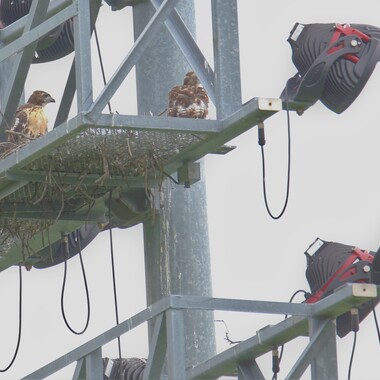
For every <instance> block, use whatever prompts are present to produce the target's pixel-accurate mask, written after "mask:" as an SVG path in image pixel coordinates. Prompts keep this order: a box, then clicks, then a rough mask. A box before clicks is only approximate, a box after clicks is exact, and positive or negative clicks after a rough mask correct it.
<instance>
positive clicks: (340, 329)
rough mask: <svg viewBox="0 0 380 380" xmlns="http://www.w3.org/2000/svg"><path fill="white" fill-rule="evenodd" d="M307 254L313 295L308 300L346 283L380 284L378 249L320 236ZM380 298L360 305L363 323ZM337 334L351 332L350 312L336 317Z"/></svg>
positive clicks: (307, 276)
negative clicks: (364, 248)
mask: <svg viewBox="0 0 380 380" xmlns="http://www.w3.org/2000/svg"><path fill="white" fill-rule="evenodd" d="M305 255H306V257H307V269H306V278H307V281H308V282H309V286H310V290H311V294H309V295H308V296H307V298H306V303H314V302H317V301H319V300H320V299H322V298H325V297H327V296H329V295H330V294H332V293H333V292H334V290H335V289H337V288H339V287H340V286H342V285H344V284H346V283H353V282H359V283H372V284H376V285H379V284H380V249H379V250H378V251H377V252H370V251H365V250H361V249H359V248H356V247H353V246H349V245H345V244H340V243H335V242H326V241H323V240H321V239H319V238H318V239H316V240H315V241H314V242H313V243H312V244H311V245H310V247H309V248H308V249H307V251H306V252H305ZM379 301H380V297H377V298H375V299H374V300H373V301H369V302H366V303H364V304H362V305H360V306H359V307H358V312H359V322H361V321H362V320H363V319H364V318H365V317H366V316H367V315H368V314H369V313H370V312H371V310H372V308H373V307H375V305H376V304H377V303H378V302H379ZM336 322H337V323H336V326H337V335H338V336H339V337H341V338H342V337H344V336H345V335H347V334H348V333H349V332H350V331H351V315H350V312H347V313H344V314H342V315H340V316H339V317H338V318H337V320H336Z"/></svg>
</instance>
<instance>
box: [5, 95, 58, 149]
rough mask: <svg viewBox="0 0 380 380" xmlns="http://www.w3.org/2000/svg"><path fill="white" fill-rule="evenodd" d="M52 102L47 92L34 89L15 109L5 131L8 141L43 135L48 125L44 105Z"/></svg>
mask: <svg viewBox="0 0 380 380" xmlns="http://www.w3.org/2000/svg"><path fill="white" fill-rule="evenodd" d="M54 102H55V100H54V99H53V98H52V97H51V96H50V95H49V94H48V93H47V92H45V91H40V90H37V91H34V92H33V94H32V95H31V96H30V98H29V99H28V102H27V103H25V104H24V105H22V106H20V107H19V108H18V109H17V111H16V113H15V116H14V118H13V121H12V123H11V125H10V129H9V130H8V131H7V133H8V141H10V142H13V143H16V144H20V143H23V142H28V141H29V140H33V139H35V138H37V137H40V136H41V135H44V134H45V133H46V132H47V125H48V120H47V117H46V115H45V112H44V106H46V104H48V103H54Z"/></svg>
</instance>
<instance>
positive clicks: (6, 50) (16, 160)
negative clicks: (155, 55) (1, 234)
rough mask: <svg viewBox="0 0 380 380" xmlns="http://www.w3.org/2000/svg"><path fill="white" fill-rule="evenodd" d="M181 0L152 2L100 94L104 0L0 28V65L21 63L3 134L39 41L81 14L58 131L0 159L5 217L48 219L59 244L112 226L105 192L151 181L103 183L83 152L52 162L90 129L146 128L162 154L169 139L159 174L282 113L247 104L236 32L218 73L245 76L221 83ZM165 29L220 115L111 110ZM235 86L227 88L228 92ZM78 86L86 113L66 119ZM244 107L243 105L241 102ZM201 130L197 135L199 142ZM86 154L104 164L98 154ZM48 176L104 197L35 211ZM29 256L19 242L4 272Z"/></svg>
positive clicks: (266, 102)
mask: <svg viewBox="0 0 380 380" xmlns="http://www.w3.org/2000/svg"><path fill="white" fill-rule="evenodd" d="M177 2H178V0H170V1H168V0H166V1H162V2H161V1H159V0H152V4H153V5H154V6H155V7H156V8H157V11H156V13H155V14H154V16H153V17H152V19H151V20H150V22H149V24H148V25H147V27H146V28H145V29H144V31H143V33H141V35H140V36H139V38H138V39H137V40H136V42H135V44H134V45H133V47H132V48H131V49H130V51H129V52H128V54H127V56H126V57H125V58H124V60H123V61H122V62H121V64H120V66H119V67H118V69H117V70H116V71H115V73H114V74H113V76H112V77H111V79H110V80H109V82H108V83H107V84H106V85H105V86H104V88H103V90H102V91H101V92H100V94H99V96H98V97H97V98H96V99H93V88H92V82H93V78H92V74H91V46H90V38H91V23H92V22H93V18H96V15H97V13H98V10H99V7H100V3H101V1H100V0H90V1H78V0H55V1H51V2H49V1H48V0H43V1H38V2H33V6H32V8H31V10H30V13H29V14H28V15H27V16H25V17H23V18H22V19H20V20H18V21H17V22H15V23H13V24H12V25H10V26H8V27H7V28H5V29H3V30H0V42H1V43H2V45H3V46H2V49H1V50H0V63H1V62H3V61H4V62H6V60H7V59H9V58H10V57H14V56H15V57H16V62H13V65H12V66H13V67H12V73H11V76H10V79H9V81H8V87H7V89H6V90H5V93H3V94H2V95H3V99H5V104H3V106H2V109H3V114H4V117H3V118H2V122H1V127H2V128H1V130H2V131H4V130H5V127H6V124H7V120H11V119H12V115H13V114H14V112H15V110H16V108H17V105H18V102H19V99H20V97H21V94H22V91H23V86H24V82H25V79H26V77H27V73H28V71H29V67H30V65H31V63H32V61H33V55H34V51H35V48H36V46H37V42H38V41H39V39H40V38H41V37H42V36H44V35H46V34H47V33H49V32H50V31H52V30H53V29H54V28H56V27H58V26H59V25H61V24H62V23H63V22H65V21H67V20H68V19H70V18H73V19H74V40H75V59H74V61H73V64H72V67H71V70H70V74H69V76H68V80H67V84H66V87H65V91H64V94H63V97H62V101H61V103H60V107H59V110H58V114H57V118H56V121H55V128H54V129H53V130H52V131H50V132H49V133H48V134H47V135H45V136H42V137H41V138H39V139H38V140H35V141H32V142H31V143H29V144H28V145H26V146H24V147H22V149H19V150H18V151H16V152H14V153H12V154H10V155H9V156H7V157H5V158H4V159H2V160H1V161H0V202H1V204H2V210H3V212H2V214H1V218H2V219H3V220H6V219H10V218H14V217H18V218H20V220H24V219H25V220H43V221H48V223H46V224H51V225H50V226H49V227H48V228H46V225H45V226H44V228H43V229H44V231H45V232H44V233H45V235H47V234H48V235H49V241H50V243H52V242H54V241H57V240H59V239H60V237H61V231H63V230H64V231H66V232H71V231H73V230H75V229H76V228H78V227H79V226H81V225H82V224H83V221H87V222H101V223H104V221H105V214H106V212H107V210H106V207H105V206H104V203H105V202H104V197H102V196H101V194H102V192H106V191H107V190H108V189H110V188H112V187H115V186H118V187H125V188H133V187H137V188H144V185H145V184H146V178H144V177H145V176H144V175H142V174H141V172H140V173H137V175H136V174H135V173H133V174H131V173H128V172H123V173H118V172H117V171H116V172H114V173H113V174H112V176H108V177H105V178H104V180H102V181H101V183H100V184H99V182H98V181H99V177H101V176H102V170H103V169H102V166H103V165H102V163H101V162H100V163H99V167H98V168H95V170H94V171H93V172H91V171H90V172H87V173H86V176H82V175H81V174H82V173H83V172H86V171H87V169H86V164H87V162H86V161H85V160H83V159H81V158H80V157H76V159H75V153H72V152H69V154H67V155H66V157H64V158H65V159H68V157H71V158H73V165H74V163H75V165H76V166H77V167H74V166H72V167H70V166H68V167H65V168H64V170H62V168H58V167H56V166H54V165H55V164H54V162H55V161H60V162H62V161H63V160H62V157H61V155H62V149H60V148H62V146H63V147H65V146H66V147H67V146H71V145H72V144H76V145H77V146H78V148H77V151H84V149H82V145H81V141H84V142H85V141H87V145H89V143H88V142H89V141H90V137H89V135H91V136H95V135H97V136H98V138H99V135H100V136H102V135H107V136H108V135H110V134H113V135H115V136H114V137H115V138H117V133H120V134H122V133H124V134H127V133H137V134H140V135H139V136H141V135H143V136H145V140H146V141H147V142H146V144H149V143H150V144H151V141H152V140H153V141H157V140H159V141H160V140H162V141H163V143H161V145H160V146H158V156H159V155H160V150H161V151H164V147H166V146H167V145H171V146H173V152H167V151H165V155H164V156H163V157H161V159H162V160H161V161H162V165H163V166H162V168H161V170H162V171H164V172H165V173H168V174H172V173H175V172H176V171H177V170H178V169H179V168H181V167H182V166H183V165H187V163H189V162H190V163H191V162H194V161H196V160H198V159H199V158H201V157H203V156H205V155H206V154H208V153H215V152H217V153H218V152H223V150H224V148H223V145H224V144H225V143H227V142H228V141H230V140H231V139H233V138H234V137H236V136H238V135H240V134H242V133H244V132H245V131H247V130H248V129H250V128H252V127H254V126H255V125H257V124H258V122H260V121H263V120H265V119H266V118H268V117H270V116H272V115H273V114H274V113H276V112H278V111H280V110H281V109H282V102H281V100H280V99H267V98H254V99H252V100H251V101H249V102H247V103H246V104H244V105H243V106H241V101H240V85H237V83H240V73H239V70H237V69H236V66H237V65H236V62H234V63H233V65H232V64H231V63H230V61H229V60H228V56H227V57H225V55H226V54H225V52H226V51H231V50H233V49H231V46H237V45H236V44H238V42H237V41H236V38H237V36H234V37H235V39H234V38H232V39H230V40H228V41H225V39H223V38H218V41H219V46H218V47H217V50H218V52H219V53H218V54H219V59H217V60H216V70H217V72H218V73H219V75H220V77H223V74H225V73H226V72H227V71H229V70H230V69H231V68H235V70H234V72H236V73H237V74H235V75H234V76H231V75H230V77H231V78H230V80H231V81H232V82H233V83H234V84H233V86H232V87H231V84H230V83H215V80H214V72H213V71H212V69H211V68H210V66H209V64H208V63H207V61H206V59H205V58H204V56H203V55H202V53H201V51H200V50H199V48H198V46H197V44H196V42H195V41H194V39H193V37H192V36H191V34H190V32H189V31H188V30H187V28H186V26H185V25H184V23H183V22H182V20H181V18H180V17H179V15H178V13H177V11H176V10H175V5H176V4H177ZM217 3H218V2H216V4H217ZM219 8H220V13H221V14H220V15H219V18H218V14H217V17H216V21H215V23H216V24H217V25H218V24H220V26H219V27H218V33H219V34H220V36H222V34H223V29H222V24H223V23H222V21H223V20H224V19H225V17H226V15H224V14H222V11H223V7H222V6H221V7H219ZM224 12H225V11H224ZM91 16H92V17H91ZM229 17H231V15H229ZM165 23H166V24H165ZM224 24H225V23H224ZM164 25H166V27H167V29H168V30H169V31H170V33H171V35H172V36H173V38H174V40H175V41H176V42H177V43H178V45H179V46H180V47H181V50H182V52H183V54H184V56H185V58H186V59H187V61H188V62H189V64H190V65H191V67H192V68H193V69H194V70H195V71H196V73H197V75H198V77H199V78H200V79H201V81H202V83H203V85H204V87H205V88H206V89H207V91H208V93H209V96H210V99H211V100H212V101H213V102H214V104H216V106H217V107H216V108H217V112H218V119H217V120H191V119H180V118H170V122H168V118H166V117H159V116H135V115H119V114H112V115H111V114H106V113H103V110H104V108H105V107H106V105H107V104H108V102H109V101H110V100H111V98H112V96H113V95H114V94H115V92H116V91H117V89H118V88H119V86H120V85H121V84H122V82H123V80H124V79H125V78H126V76H127V75H128V74H129V72H130V71H131V69H132V68H133V67H134V66H135V65H136V63H137V62H138V60H139V59H140V58H141V57H142V56H143V54H144V52H145V51H146V50H147V49H148V48H149V44H150V42H151V41H152V39H153V37H154V36H155V34H156V33H157V31H158V30H160V28H162V27H163V26H164ZM235 61H236V59H235ZM231 65H232V66H231ZM15 78H17V80H15ZM227 85H228V89H229V90H227V89H226V87H227ZM231 88H232V90H233V91H231ZM75 92H76V94H77V109H78V114H77V116H75V117H74V118H72V119H70V120H68V114H69V110H70V108H71V105H72V102H73V99H74V94H75ZM237 104H239V106H238V107H237ZM231 107H232V108H231ZM232 111H234V112H232ZM3 134H4V133H3ZM194 135H196V136H198V137H197V138H195V137H194ZM123 136H124V135H123ZM151 136H153V137H151ZM173 136H174V137H173ZM81 137H84V138H83V139H82V138H81ZM95 137H96V136H95ZM107 138H108V137H107ZM139 139H140V141H143V140H144V139H143V138H141V137H139ZM168 139H169V140H168ZM140 141H139V143H140ZM168 142H169V143H168ZM65 144H66V145H65ZM82 144H84V143H82ZM94 144H98V143H97V142H95V143H94ZM97 147H98V146H97ZM85 148H86V147H85ZM91 148H93V147H87V149H88V150H91ZM115 149H116V148H115V147H114V146H112V142H109V143H108V145H107V147H106V150H107V151H108V152H109V154H110V155H111V154H113V155H114V156H116V155H118V157H120V156H122V155H123V156H124V158H123V159H124V162H123V163H125V161H127V162H128V161H131V162H132V163H133V159H130V158H128V157H127V152H126V151H125V149H123V152H117V151H116V150H115ZM93 150H94V149H92V151H93ZM98 150H99V149H98ZM227 151H228V148H227ZM114 153H115V154H114ZM159 158H160V157H159ZM87 160H92V161H93V162H94V161H101V159H100V160H99V157H97V158H96V159H91V158H88V159H87ZM47 162H52V163H51V164H50V166H49V167H46V163H47ZM80 162H82V163H83V166H82V167H78V163H80ZM48 173H49V175H52V176H53V177H54V178H55V179H58V181H59V184H60V186H61V187H63V186H66V185H68V186H69V185H72V189H74V188H75V186H76V185H78V183H79V182H80V184H81V185H85V186H86V187H87V189H95V188H96V192H97V194H99V196H98V200H97V202H95V204H92V206H91V210H90V211H89V210H88V202H86V201H85V200H83V199H74V204H73V205H70V202H66V203H65V204H63V202H62V204H61V203H60V202H59V201H58V200H57V199H55V198H54V197H52V199H46V200H47V201H48V202H49V204H50V205H52V206H50V208H41V207H34V208H33V207H31V206H30V203H31V202H28V200H27V199H25V193H30V192H32V190H31V189H30V187H31V186H34V187H35V186H42V187H43V185H44V183H46V182H47V175H48ZM149 176H150V178H149V181H150V183H151V184H152V185H154V181H155V179H156V178H157V175H156V174H154V173H152V171H151V172H150V174H149ZM45 190H46V189H45ZM48 190H49V189H48ZM45 192H46V191H45ZM51 192H54V191H51ZM47 193H49V191H48V192H47ZM70 194H71V193H70ZM71 199H72V198H71ZM51 221H53V222H51ZM41 241H46V239H44V236H43V234H42V233H36V234H34V235H33V236H31V237H30V238H29V239H28V244H29V246H30V249H29V252H37V251H38V250H40V249H41V248H43V246H41ZM21 259H23V260H25V254H24V257H22V256H21V254H20V249H19V246H17V244H16V246H15V247H13V248H11V249H9V250H7V251H5V252H1V255H0V270H3V269H5V268H7V267H9V266H11V265H14V264H16V263H18V262H19V261H20V260H21ZM28 260H29V261H30V263H31V264H33V262H34V261H36V260H38V258H34V257H33V254H30V253H29V258H28Z"/></svg>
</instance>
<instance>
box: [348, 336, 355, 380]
mask: <svg viewBox="0 0 380 380" xmlns="http://www.w3.org/2000/svg"><path fill="white" fill-rule="evenodd" d="M356 337H357V331H354V342H353V344H352V351H351V357H350V364H349V366H348V376H347V379H348V380H350V379H351V369H352V363H353V361H354V354H355V348H356Z"/></svg>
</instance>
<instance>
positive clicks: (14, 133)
mask: <svg viewBox="0 0 380 380" xmlns="http://www.w3.org/2000/svg"><path fill="white" fill-rule="evenodd" d="M5 132H6V133H8V134H10V135H16V136H21V137H25V138H26V139H28V140H35V139H36V138H37V137H30V136H27V135H25V134H24V133H21V132H16V131H9V130H8V131H5Z"/></svg>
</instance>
